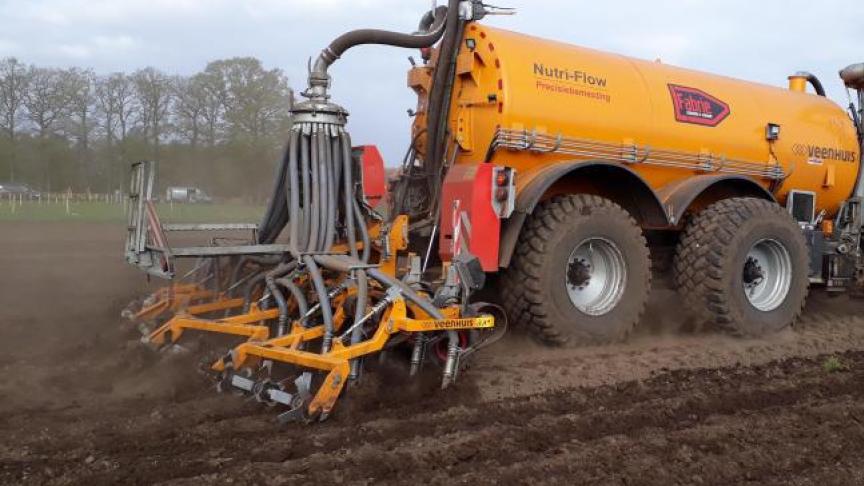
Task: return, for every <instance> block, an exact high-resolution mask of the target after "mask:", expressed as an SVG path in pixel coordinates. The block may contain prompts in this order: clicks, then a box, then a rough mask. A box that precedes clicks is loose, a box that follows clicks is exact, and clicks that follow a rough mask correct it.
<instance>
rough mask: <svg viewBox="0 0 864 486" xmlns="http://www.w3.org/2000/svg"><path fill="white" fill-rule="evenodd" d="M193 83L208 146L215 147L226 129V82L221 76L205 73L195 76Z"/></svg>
mask: <svg viewBox="0 0 864 486" xmlns="http://www.w3.org/2000/svg"><path fill="white" fill-rule="evenodd" d="M191 82H192V84H193V85H194V86H195V89H196V91H197V93H198V97H197V100H198V102H199V103H200V113H201V119H202V121H203V123H204V127H203V129H204V136H205V138H206V139H207V145H208V146H210V147H213V146H214V145H216V143H217V141H218V140H219V137H220V134H221V132H222V129H223V128H224V127H223V125H224V115H225V105H226V103H227V100H226V98H227V93H226V88H225V81H224V80H223V79H222V77H221V76H218V75H213V74H212V73H207V72H203V73H198V74H196V75H195V76H193V77H192V81H191Z"/></svg>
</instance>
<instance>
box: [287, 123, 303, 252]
mask: <svg viewBox="0 0 864 486" xmlns="http://www.w3.org/2000/svg"><path fill="white" fill-rule="evenodd" d="M302 136H303V135H302V134H301V133H300V131H299V130H292V131H291V146H292V147H294V148H293V149H292V150H291V157H290V158H289V160H288V187H289V188H288V201H287V204H288V222H289V224H290V225H291V227H290V228H289V229H288V232H289V242H288V243H289V244H290V245H291V253H292V254H293V255H294V258H297V257H298V255H299V254H300V248H301V246H300V245H301V243H300V182H299V181H300V178H299V176H298V174H297V159H298V157H297V151H298V150H302V145H301V144H300V138H301V137H302Z"/></svg>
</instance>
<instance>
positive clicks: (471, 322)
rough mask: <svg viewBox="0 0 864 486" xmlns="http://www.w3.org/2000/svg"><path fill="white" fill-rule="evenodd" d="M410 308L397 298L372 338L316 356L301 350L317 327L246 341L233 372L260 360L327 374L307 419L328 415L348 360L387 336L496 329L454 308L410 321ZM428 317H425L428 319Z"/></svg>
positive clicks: (378, 346)
mask: <svg viewBox="0 0 864 486" xmlns="http://www.w3.org/2000/svg"><path fill="white" fill-rule="evenodd" d="M408 309H409V306H408V304H407V303H406V302H405V300H404V299H402V298H401V297H400V298H397V299H395V300H394V302H393V304H392V305H391V306H390V307H389V308H388V309H387V310H386V311H385V313H384V316H383V317H382V319H381V320H380V321H379V323H378V329H377V330H376V332H375V334H374V335H373V336H372V338H371V339H369V340H368V341H364V342H361V343H358V344H355V345H350V346H346V345H344V344H342V342H341V340H336V341H334V343H333V347H332V349H330V350H329V351H328V352H326V353H323V354H319V353H314V352H309V351H303V350H300V349H299V348H300V345H301V344H302V343H304V342H308V341H312V340H315V339H318V338H320V337H321V336H322V333H323V330H322V329H321V328H320V327H317V328H313V329H302V328H297V327H295V329H294V332H292V333H291V334H289V335H287V336H283V337H280V338H277V339H274V340H270V341H267V342H263V343H252V342H247V343H244V344H241V345H240V346H238V347H236V348H234V351H233V352H232V353H231V360H232V365H233V366H234V368H235V369H241V368H244V367H253V366H255V365H256V364H258V363H259V362H260V361H261V360H270V361H274V362H279V363H285V364H289V365H294V366H298V367H301V368H307V369H312V370H318V371H323V372H327V376H326V377H325V378H324V382H323V383H322V385H321V387H320V388H319V391H318V393H317V394H315V396H314V397H313V398H312V401H311V402H310V404H309V406H308V409H307V414H308V416H310V417H314V416H317V415H319V414H320V415H325V416H326V415H329V414H330V412H331V411H332V410H333V407H334V405H335V404H336V400H337V399H338V398H339V395H340V394H341V393H342V390H343V388H344V387H345V382H346V381H347V379H348V374H349V372H350V369H351V361H352V360H354V359H357V358H360V357H363V356H367V355H370V354H374V353H377V352H380V351H381V350H383V349H384V347H385V346H386V345H387V342H388V341H389V340H390V336H392V335H394V334H397V333H402V332H405V333H426V332H437V331H456V330H471V329H490V328H492V327H494V326H495V320H494V318H493V317H492V316H479V317H473V318H459V317H457V316H458V315H459V309H458V308H457V307H453V308H448V309H445V311H446V312H445V316H446V318H445V319H440V320H438V319H412V318H409V317H408ZM411 310H412V312H415V314H414V315H422V314H423V313H422V312H421V311H420V310H419V309H415V308H414V307H413V306H411ZM427 317H428V316H427ZM213 369H214V370H215V371H224V370H225V369H226V363H225V361H224V360H220V361H219V362H217V363H216V364H214V365H213Z"/></svg>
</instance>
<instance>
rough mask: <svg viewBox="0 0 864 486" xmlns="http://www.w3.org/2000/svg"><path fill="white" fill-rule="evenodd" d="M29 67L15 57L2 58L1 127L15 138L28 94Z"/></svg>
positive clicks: (0, 82)
mask: <svg viewBox="0 0 864 486" xmlns="http://www.w3.org/2000/svg"><path fill="white" fill-rule="evenodd" d="M27 74H28V73H27V67H26V66H24V65H23V64H21V63H20V62H19V61H18V60H17V59H15V58H14V57H10V58H7V59H3V60H0V128H2V129H3V132H4V133H5V134H6V136H7V137H9V139H10V140H12V139H14V138H15V133H16V131H17V128H18V120H19V119H20V117H21V111H22V109H23V108H24V97H25V96H26V94H27V81H28V79H29V77H28V75H27Z"/></svg>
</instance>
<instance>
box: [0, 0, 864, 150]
mask: <svg viewBox="0 0 864 486" xmlns="http://www.w3.org/2000/svg"><path fill="white" fill-rule="evenodd" d="M487 1H488V2H489V3H494V4H498V5H501V6H508V7H516V8H517V9H518V14H517V15H516V16H513V17H493V18H489V19H487V20H486V22H487V23H490V24H493V25H496V26H500V27H504V28H508V29H511V30H517V31H520V32H525V33H530V34H533V35H537V36H541V37H547V38H552V39H557V40H561V41H566V42H571V43H574V44H579V45H583V46H586V47H592V48H597V49H603V50H608V51H613V52H617V53H621V54H626V55H629V56H634V57H639V58H645V59H656V58H658V57H659V58H661V59H662V60H663V61H664V62H666V63H669V64H676V65H681V66H685V67H690V68H695V69H700V70H706V71H711V72H716V73H722V74H725V75H729V76H733V77H739V78H743V79H749V80H753V81H761V82H765V83H769V84H774V85H781V86H782V85H785V84H786V76H787V75H788V74H790V73H792V72H794V71H797V70H809V71H812V72H814V73H815V74H817V75H818V76H820V77H821V78H822V80H823V83H824V84H825V85H826V87H827V88H828V90H829V94H830V95H831V97H832V98H834V99H835V100H836V101H838V102H840V103H842V104H843V105H845V104H847V101H846V93H845V90H844V89H843V88H842V86H841V84H840V82H839V79H838V77H837V72H838V70H839V69H840V68H842V67H844V66H846V65H848V64H851V63H853V62H860V61H864V0H821V1H812V0H811V1H805V0H650V1H647V0H605V1H602V2H597V1H582V0H487ZM431 3H432V2H431V0H0V57H6V56H16V57H18V58H20V59H21V60H22V61H24V62H27V63H35V64H39V65H48V66H60V67H66V66H84V67H92V68H93V69H95V70H96V71H97V72H100V73H108V72H111V71H121V70H122V71H132V70H135V69H137V68H140V67H145V66H154V67H157V68H159V69H162V70H165V71H168V72H171V73H178V74H188V73H192V72H195V71H197V70H200V69H202V68H203V67H204V66H205V64H206V63H207V62H208V61H209V60H212V59H218V58H226V57H233V56H255V57H258V58H260V59H262V60H263V61H264V63H265V64H266V65H267V66H268V67H278V68H281V69H283V70H284V71H285V72H286V73H287V74H288V76H289V77H290V78H291V84H292V85H293V86H294V87H295V88H302V87H303V85H304V83H305V77H306V76H305V73H306V63H307V59H308V58H309V56H312V55H317V53H318V52H319V51H320V49H321V48H322V47H324V46H325V45H326V44H327V43H328V42H329V41H330V40H331V39H332V38H333V37H335V36H336V35H338V34H340V33H342V32H343V31H345V30H348V29H353V28H359V27H378V28H386V29H397V30H401V31H410V30H413V29H414V28H415V27H416V25H417V21H418V19H419V17H420V16H421V15H422V13H423V12H424V11H425V10H426V9H428V8H429V6H430V5H431ZM439 3H441V2H439ZM411 54H414V53H413V52H408V51H403V50H397V49H392V48H381V47H363V48H359V49H357V50H355V51H352V52H350V53H349V54H347V55H346V56H345V58H344V59H343V60H342V61H340V62H339V63H337V65H336V66H335V67H334V68H333V70H332V71H331V72H332V74H333V76H334V91H333V94H334V97H335V100H336V101H337V102H338V103H340V104H342V105H343V106H345V107H346V108H348V109H349V110H350V111H351V112H352V117H351V121H350V129H351V131H352V133H353V134H354V139H355V141H356V142H358V143H377V144H379V145H380V146H382V148H383V149H384V152H385V156H386V157H387V158H388V163H389V164H391V165H392V164H394V163H396V162H395V159H397V158H399V157H401V153H402V151H403V150H404V146H405V145H406V144H407V134H408V126H409V119H408V117H407V115H406V110H407V109H408V108H411V107H413V106H414V98H413V96H412V93H411V92H410V90H408V89H407V88H406V87H405V70H406V69H407V68H408V62H407V60H406V59H407V56H408V55H411Z"/></svg>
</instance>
